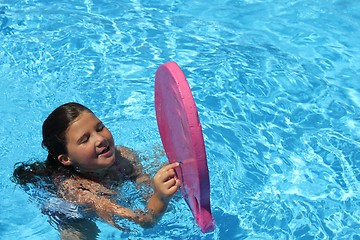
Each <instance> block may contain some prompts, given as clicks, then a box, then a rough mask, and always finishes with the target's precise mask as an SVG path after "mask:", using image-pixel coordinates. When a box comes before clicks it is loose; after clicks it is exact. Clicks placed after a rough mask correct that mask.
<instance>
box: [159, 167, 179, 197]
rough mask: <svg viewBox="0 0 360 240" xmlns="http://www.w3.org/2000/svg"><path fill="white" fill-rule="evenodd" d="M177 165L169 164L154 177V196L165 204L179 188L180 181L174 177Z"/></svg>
mask: <svg viewBox="0 0 360 240" xmlns="http://www.w3.org/2000/svg"><path fill="white" fill-rule="evenodd" d="M178 166H179V163H177V162H176V163H171V164H169V165H166V166H164V167H162V168H161V169H160V170H159V171H158V172H157V173H156V174H155V176H154V179H153V184H154V195H156V196H157V197H158V198H159V199H160V200H161V201H163V202H165V203H167V202H168V201H169V200H170V198H171V197H172V196H173V195H174V194H175V193H176V191H177V190H178V189H179V187H180V180H179V179H178V178H177V177H176V173H175V170H174V168H176V167H178Z"/></svg>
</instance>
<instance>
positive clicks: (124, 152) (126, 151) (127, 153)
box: [116, 146, 139, 162]
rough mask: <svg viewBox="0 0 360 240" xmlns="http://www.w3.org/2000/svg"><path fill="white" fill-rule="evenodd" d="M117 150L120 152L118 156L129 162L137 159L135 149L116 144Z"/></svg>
mask: <svg viewBox="0 0 360 240" xmlns="http://www.w3.org/2000/svg"><path fill="white" fill-rule="evenodd" d="M116 148H117V150H118V151H119V152H120V156H121V157H122V158H125V159H127V160H129V161H131V162H138V161H139V156H138V154H137V153H136V151H135V150H133V149H131V148H128V147H125V146H117V147H116Z"/></svg>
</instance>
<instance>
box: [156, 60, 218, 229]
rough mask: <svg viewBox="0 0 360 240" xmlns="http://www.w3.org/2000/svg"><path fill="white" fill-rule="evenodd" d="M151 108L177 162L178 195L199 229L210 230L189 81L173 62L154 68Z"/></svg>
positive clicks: (207, 185) (200, 143) (211, 222)
mask: <svg viewBox="0 0 360 240" xmlns="http://www.w3.org/2000/svg"><path fill="white" fill-rule="evenodd" d="M155 109H156V119H157V123H158V128H159V132H160V136H161V140H162V143H163V145H164V149H165V152H166V155H167V157H168V159H169V162H170V163H173V162H181V165H180V167H179V168H176V174H177V176H178V178H179V179H180V180H181V183H182V187H181V190H182V195H183V197H184V199H185V201H186V202H187V204H188V205H189V207H190V209H191V212H192V214H193V215H194V217H195V219H196V223H197V224H198V226H199V227H200V229H201V231H202V232H211V231H213V230H214V220H213V217H212V214H211V208H210V182H209V171H208V166H207V161H206V152H205V145H204V139H203V134H202V128H201V124H200V120H199V117H198V112H197V108H196V105H195V102H194V98H193V95H192V93H191V90H190V87H189V84H188V82H187V80H186V78H185V75H184V73H183V72H182V70H181V69H180V67H179V66H178V65H177V64H176V63H175V62H167V63H165V64H163V65H161V66H160V67H159V68H158V69H157V71H156V76H155Z"/></svg>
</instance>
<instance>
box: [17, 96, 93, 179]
mask: <svg viewBox="0 0 360 240" xmlns="http://www.w3.org/2000/svg"><path fill="white" fill-rule="evenodd" d="M84 111H88V112H91V113H92V111H91V110H90V109H88V108H87V107H85V106H83V105H81V104H79V103H75V102H70V103H66V104H63V105H61V106H59V107H58V108H56V109H55V110H54V111H53V112H52V113H50V115H49V116H48V117H47V118H46V119H45V121H44V123H43V126H42V137H43V140H42V147H43V148H45V149H46V150H47V151H48V156H47V159H46V161H42V162H40V161H36V162H20V163H16V164H15V166H14V168H15V169H14V173H13V176H12V181H13V182H15V183H18V184H20V185H26V184H27V183H34V184H36V182H37V181H39V180H45V181H46V178H49V177H52V176H53V175H54V174H55V173H59V174H63V175H69V174H71V172H72V171H73V169H72V167H71V166H70V167H66V166H64V165H62V164H61V163H60V162H59V161H58V159H57V157H58V156H59V155H61V154H67V148H66V144H67V143H66V130H67V129H68V127H69V126H70V124H71V123H72V122H73V121H74V120H75V119H76V118H78V117H79V116H80V114H81V113H83V112H84Z"/></svg>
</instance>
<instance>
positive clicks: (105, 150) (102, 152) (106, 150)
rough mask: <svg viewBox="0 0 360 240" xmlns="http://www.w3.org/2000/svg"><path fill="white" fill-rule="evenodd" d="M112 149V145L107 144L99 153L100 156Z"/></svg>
mask: <svg viewBox="0 0 360 240" xmlns="http://www.w3.org/2000/svg"><path fill="white" fill-rule="evenodd" d="M109 151H110V146H107V147H106V148H105V149H104V150H102V151H101V152H100V153H99V154H98V156H101V155H103V154H106V153H107V152H109Z"/></svg>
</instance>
